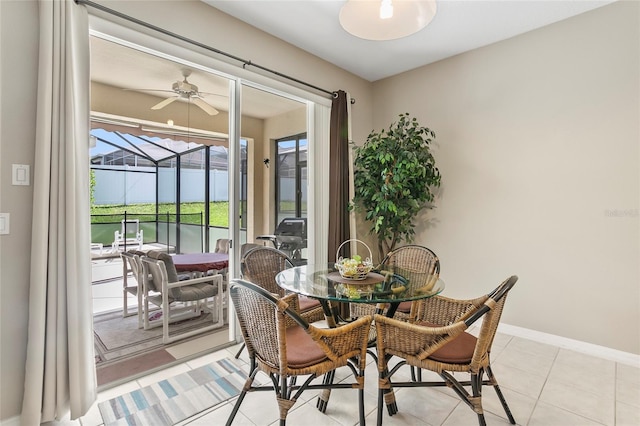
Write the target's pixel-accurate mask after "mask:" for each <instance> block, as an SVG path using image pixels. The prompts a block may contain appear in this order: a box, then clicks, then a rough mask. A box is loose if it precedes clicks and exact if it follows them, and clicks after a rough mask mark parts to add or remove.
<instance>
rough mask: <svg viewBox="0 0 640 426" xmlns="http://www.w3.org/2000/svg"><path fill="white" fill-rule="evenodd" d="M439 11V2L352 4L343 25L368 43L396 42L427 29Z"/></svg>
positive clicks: (362, 0) (367, 0) (363, 0)
mask: <svg viewBox="0 0 640 426" xmlns="http://www.w3.org/2000/svg"><path fill="white" fill-rule="evenodd" d="M436 10H437V7H436V1H435V0H349V1H347V2H346V3H345V4H344V6H342V9H340V25H342V28H344V29H345V31H347V32H348V33H350V34H352V35H354V36H356V37H359V38H362V39H365V40H395V39H398V38H402V37H406V36H409V35H411V34H414V33H417V32H418V31H420V30H421V29H423V28H424V27H426V26H427V25H428V24H429V22H431V20H432V19H433V17H434V16H436Z"/></svg>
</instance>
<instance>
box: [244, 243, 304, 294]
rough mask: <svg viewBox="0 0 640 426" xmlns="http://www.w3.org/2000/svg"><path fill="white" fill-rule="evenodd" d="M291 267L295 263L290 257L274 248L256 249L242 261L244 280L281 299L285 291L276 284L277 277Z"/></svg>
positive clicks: (249, 252) (250, 251)
mask: <svg viewBox="0 0 640 426" xmlns="http://www.w3.org/2000/svg"><path fill="white" fill-rule="evenodd" d="M291 267H293V262H292V261H291V259H290V258H289V256H287V255H286V254H285V253H283V252H281V251H280V250H277V249H275V248H272V247H264V246H262V247H255V248H253V249H251V250H249V251H248V252H247V253H246V254H245V255H244V257H243V258H242V259H241V260H240V272H241V273H242V278H243V279H245V280H247V281H251V282H252V283H254V284H256V285H259V286H260V287H262V288H264V289H265V290H267V291H269V292H270V293H274V294H278V295H280V297H282V296H284V290H283V289H282V288H280V287H279V286H278V284H276V275H277V274H278V272H281V271H284V270H285V269H288V268H291Z"/></svg>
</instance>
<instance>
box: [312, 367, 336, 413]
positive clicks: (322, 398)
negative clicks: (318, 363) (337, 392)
mask: <svg viewBox="0 0 640 426" xmlns="http://www.w3.org/2000/svg"><path fill="white" fill-rule="evenodd" d="M335 374H336V373H335V370H334V371H329V372H328V373H326V374H325V375H324V378H323V379H322V382H323V384H325V385H330V384H332V383H333V379H334V377H335ZM329 397H331V389H323V390H322V392H320V395H318V401H317V402H316V408H317V409H318V410H319V411H320V412H321V413H324V412H326V411H327V405H329Z"/></svg>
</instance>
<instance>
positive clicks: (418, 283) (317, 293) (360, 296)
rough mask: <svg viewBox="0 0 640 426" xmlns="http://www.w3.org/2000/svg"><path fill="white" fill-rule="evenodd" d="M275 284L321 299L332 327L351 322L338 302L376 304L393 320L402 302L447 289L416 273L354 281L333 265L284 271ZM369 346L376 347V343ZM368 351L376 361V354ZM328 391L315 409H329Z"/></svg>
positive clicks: (370, 275)
mask: <svg viewBox="0 0 640 426" xmlns="http://www.w3.org/2000/svg"><path fill="white" fill-rule="evenodd" d="M276 283H277V284H278V285H279V286H280V287H281V288H283V289H284V290H286V291H289V292H294V293H298V294H301V295H304V296H307V297H312V298H315V299H317V300H319V301H320V304H321V305H322V308H323V310H324V313H325V318H326V320H327V325H328V326H329V327H336V326H338V325H339V324H340V323H344V322H348V321H349V319H344V318H342V317H341V315H340V309H339V303H336V302H346V303H350V304H351V303H367V304H375V305H376V312H377V313H379V314H383V313H384V314H385V315H386V316H388V317H393V316H394V315H395V313H396V310H397V309H398V305H400V303H402V302H407V301H413V300H420V299H426V298H429V297H433V296H435V295H437V294H440V293H441V292H442V291H443V290H444V288H445V284H444V281H443V280H442V279H441V278H440V277H439V276H438V275H429V274H420V273H416V272H415V271H401V270H394V271H379V272H369V273H368V274H367V275H366V277H365V278H364V279H361V280H352V279H348V278H344V277H342V276H341V275H340V273H339V272H338V271H337V269H336V268H335V264H333V263H330V264H327V265H303V266H296V267H294V268H289V269H285V270H283V271H281V272H279V273H278V274H277V275H276ZM370 343H371V345H374V344H375V340H372V341H371V342H370ZM367 352H368V353H369V354H370V355H372V356H373V357H374V358H375V359H376V360H377V357H376V355H374V354H373V352H371V351H367ZM334 375H335V372H330V373H327V374H326V375H325V377H324V381H325V382H327V383H330V382H332V381H333V380H334ZM329 392H330V391H329V390H325V391H324V393H323V394H321V396H319V397H318V401H317V404H316V406H317V408H318V409H319V410H320V411H321V412H325V410H326V408H327V402H328V400H329ZM385 393H386V394H387V395H386V396H385V398H388V400H389V401H395V396H394V394H393V390H387V391H386V392H385ZM389 394H390V395H389ZM387 409H388V411H389V414H390V415H393V414H395V413H397V412H398V407H397V405H396V404H395V403H389V404H388V405H387Z"/></svg>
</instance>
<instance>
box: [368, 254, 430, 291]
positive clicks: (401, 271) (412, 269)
mask: <svg viewBox="0 0 640 426" xmlns="http://www.w3.org/2000/svg"><path fill="white" fill-rule="evenodd" d="M380 269H381V270H385V271H390V272H393V273H395V274H398V275H400V276H402V277H403V278H405V279H406V280H407V285H409V286H411V287H413V288H419V287H423V286H424V285H426V284H427V283H428V280H429V278H430V277H431V276H433V275H439V274H440V260H439V259H438V256H436V254H435V253H434V252H433V251H432V250H430V249H428V248H427V247H423V246H419V245H407V246H402V247H398V248H397V249H395V250H393V251H391V252H389V253H388V254H387V256H386V257H385V258H384V260H383V261H382V262H381V265H380Z"/></svg>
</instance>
